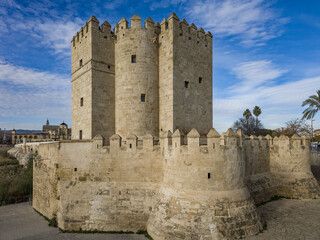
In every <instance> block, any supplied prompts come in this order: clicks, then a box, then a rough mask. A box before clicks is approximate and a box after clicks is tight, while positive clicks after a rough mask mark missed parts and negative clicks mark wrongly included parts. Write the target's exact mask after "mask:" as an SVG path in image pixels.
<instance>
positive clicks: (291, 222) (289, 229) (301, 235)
mask: <svg viewBox="0 0 320 240" xmlns="http://www.w3.org/2000/svg"><path fill="white" fill-rule="evenodd" d="M259 210H260V211H261V212H262V214H263V216H264V219H265V220H266V222H267V230H265V231H263V233H260V234H258V235H256V236H251V237H247V238H245V239H246V240H302V239H305V240H319V239H320V199H310V200H294V199H280V200H277V201H273V202H269V203H267V204H266V205H263V206H260V207H259Z"/></svg>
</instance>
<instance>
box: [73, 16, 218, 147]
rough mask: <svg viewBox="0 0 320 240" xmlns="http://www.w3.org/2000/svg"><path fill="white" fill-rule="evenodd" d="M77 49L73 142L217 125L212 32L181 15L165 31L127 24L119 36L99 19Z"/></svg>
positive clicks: (76, 40)
mask: <svg viewBox="0 0 320 240" xmlns="http://www.w3.org/2000/svg"><path fill="white" fill-rule="evenodd" d="M71 45H72V47H71V49H72V51H71V53H72V54H71V55H72V129H73V131H72V139H79V138H80V132H81V133H82V139H92V138H93V137H94V136H96V135H102V136H103V137H105V139H106V141H107V142H108V141H109V138H110V136H111V135H112V134H113V133H114V132H115V133H118V134H120V135H122V136H127V135H128V134H129V133H135V134H136V135H137V136H138V137H142V136H143V134H144V133H145V132H150V133H151V134H152V135H154V136H155V137H158V136H159V133H160V132H162V131H169V130H170V131H171V132H173V131H175V130H176V129H178V128H179V129H180V130H181V131H182V132H184V133H187V132H189V131H190V130H191V129H192V128H193V127H196V128H197V129H198V131H199V132H200V134H202V135H205V134H206V133H207V132H208V131H209V130H210V128H211V127H212V105H213V104H212V35H211V33H210V32H207V33H205V32H204V30H203V29H202V28H199V29H197V28H196V26H195V25H194V24H191V25H190V26H189V25H188V23H187V22H186V21H185V20H182V21H180V20H179V18H178V17H177V16H176V15H175V14H174V13H173V14H171V15H170V17H169V18H168V21H167V20H166V19H164V20H163V21H162V23H161V26H160V25H159V23H154V22H153V20H152V19H151V18H148V19H147V20H146V21H145V23H144V27H142V26H141V18H140V17H139V16H137V15H134V16H133V17H132V18H131V25H130V27H129V23H128V21H127V20H126V19H125V18H122V19H121V20H120V22H119V23H117V24H116V26H115V28H114V32H112V31H111V26H110V24H109V23H108V22H104V23H103V24H102V25H101V26H99V21H98V20H97V19H96V18H95V17H91V18H90V20H89V21H88V22H87V23H86V24H85V25H84V27H82V28H81V29H80V31H79V32H78V33H77V34H76V35H75V36H74V37H73V40H72V42H71ZM133 59H134V60H133ZM133 61H134V62H133ZM81 99H82V100H81ZM82 103H83V104H82Z"/></svg>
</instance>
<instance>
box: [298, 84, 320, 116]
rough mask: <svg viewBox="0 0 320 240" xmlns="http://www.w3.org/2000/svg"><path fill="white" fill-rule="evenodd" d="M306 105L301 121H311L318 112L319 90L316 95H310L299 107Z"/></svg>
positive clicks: (319, 108)
mask: <svg viewBox="0 0 320 240" xmlns="http://www.w3.org/2000/svg"><path fill="white" fill-rule="evenodd" d="M306 105H309V106H308V108H307V109H305V110H304V111H303V116H302V119H312V118H313V117H314V115H315V114H316V113H317V112H318V111H319V110H320V90H318V91H317V95H312V96H310V97H309V98H308V99H306V100H304V101H303V103H302V105H301V106H302V107H304V106H306Z"/></svg>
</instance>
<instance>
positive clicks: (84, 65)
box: [71, 16, 115, 139]
mask: <svg viewBox="0 0 320 240" xmlns="http://www.w3.org/2000/svg"><path fill="white" fill-rule="evenodd" d="M113 37H114V35H113V34H112V33H111V26H110V24H109V23H108V22H104V23H103V24H102V25H101V27H100V26H99V21H98V20H97V19H96V18H95V17H94V16H92V17H91V18H90V19H89V21H88V22H87V23H86V24H85V26H84V27H82V28H81V30H80V31H79V32H78V33H77V34H76V36H74V37H73V39H72V42H71V44H72V46H71V56H72V57H71V61H72V64H71V66H72V67H71V69H72V74H71V75H72V79H71V86H72V139H91V138H93V137H94V136H96V135H98V134H100V135H103V136H111V135H112V134H113V133H114V132H115V127H114V119H115V112H114V111H115V110H114V104H115V101H114V91H115V90H114V80H115V74H114V68H115V64H114V40H113Z"/></svg>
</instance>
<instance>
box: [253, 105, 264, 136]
mask: <svg viewBox="0 0 320 240" xmlns="http://www.w3.org/2000/svg"><path fill="white" fill-rule="evenodd" d="M261 112H262V111H261V108H259V107H258V106H255V107H254V109H253V115H255V116H256V132H257V130H258V117H259V115H260V114H261ZM256 134H257V133H256Z"/></svg>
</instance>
